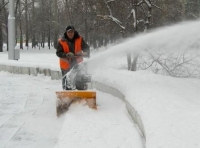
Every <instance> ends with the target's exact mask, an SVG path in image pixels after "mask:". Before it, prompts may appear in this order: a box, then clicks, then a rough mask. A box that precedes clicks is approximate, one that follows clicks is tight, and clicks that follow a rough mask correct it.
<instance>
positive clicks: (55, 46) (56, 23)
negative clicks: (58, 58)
mask: <svg viewBox="0 0 200 148" xmlns="http://www.w3.org/2000/svg"><path fill="white" fill-rule="evenodd" d="M54 11H55V12H54V21H55V23H54V24H55V26H56V27H55V28H56V29H55V31H54V48H57V43H58V33H59V25H58V24H59V17H58V3H57V0H54Z"/></svg>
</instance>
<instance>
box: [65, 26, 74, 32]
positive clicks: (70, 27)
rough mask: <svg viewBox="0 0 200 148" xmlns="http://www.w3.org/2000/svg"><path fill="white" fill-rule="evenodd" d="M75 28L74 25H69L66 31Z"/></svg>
mask: <svg viewBox="0 0 200 148" xmlns="http://www.w3.org/2000/svg"><path fill="white" fill-rule="evenodd" d="M70 30H75V28H74V27H73V26H67V28H66V31H70Z"/></svg>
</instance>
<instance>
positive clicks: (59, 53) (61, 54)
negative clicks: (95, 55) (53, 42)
mask: <svg viewBox="0 0 200 148" xmlns="http://www.w3.org/2000/svg"><path fill="white" fill-rule="evenodd" d="M78 37H80V36H79V34H78V32H77V31H75V32H74V37H73V39H69V38H68V37H67V34H66V33H64V35H63V37H62V38H61V40H62V41H66V42H67V44H68V46H69V49H70V52H72V53H75V51H74V50H75V48H74V43H75V42H74V41H75V39H77V38H78ZM81 46H82V51H83V52H88V53H90V49H89V46H88V44H87V43H86V42H85V41H84V40H83V39H82V44H81ZM56 55H57V56H58V57H59V58H66V53H65V52H64V50H63V47H62V45H61V44H60V43H59V42H58V44H57V51H56Z"/></svg>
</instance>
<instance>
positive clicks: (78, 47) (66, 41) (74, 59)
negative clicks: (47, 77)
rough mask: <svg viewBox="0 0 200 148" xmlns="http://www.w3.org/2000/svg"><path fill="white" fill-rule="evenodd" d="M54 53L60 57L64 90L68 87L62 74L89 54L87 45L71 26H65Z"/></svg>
mask: <svg viewBox="0 0 200 148" xmlns="http://www.w3.org/2000/svg"><path fill="white" fill-rule="evenodd" d="M56 55H57V56H58V57H59V58H60V68H61V73H62V77H63V79H62V87H63V89H64V90H69V89H70V88H67V86H66V85H65V84H66V77H64V76H65V75H66V74H67V72H69V71H70V70H71V69H72V68H73V66H74V65H76V64H77V63H80V62H82V61H83V56H87V57H89V56H90V49H89V46H88V44H87V43H86V42H85V41H84V40H83V37H81V36H80V35H79V33H78V32H77V31H76V30H75V28H74V27H73V26H67V28H66V31H65V33H64V35H63V37H62V38H60V39H59V40H58V45H57V51H56Z"/></svg>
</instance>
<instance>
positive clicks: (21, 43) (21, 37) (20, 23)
mask: <svg viewBox="0 0 200 148" xmlns="http://www.w3.org/2000/svg"><path fill="white" fill-rule="evenodd" d="M19 31H20V49H23V35H22V13H21V1H19Z"/></svg>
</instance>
